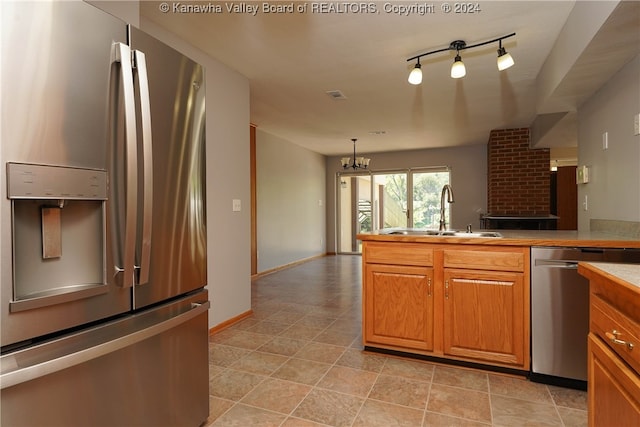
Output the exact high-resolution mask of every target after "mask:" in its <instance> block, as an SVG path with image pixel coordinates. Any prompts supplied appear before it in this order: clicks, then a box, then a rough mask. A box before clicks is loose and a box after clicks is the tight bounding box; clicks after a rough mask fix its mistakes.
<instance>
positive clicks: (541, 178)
mask: <svg viewBox="0 0 640 427" xmlns="http://www.w3.org/2000/svg"><path fill="white" fill-rule="evenodd" d="M487 150H488V153H487V161H488V165H487V173H488V176H487V185H488V189H487V203H488V206H487V208H488V213H489V214H491V215H513V216H526V215H536V216H537V215H549V213H550V212H549V210H550V204H549V203H550V192H549V179H550V171H549V169H550V155H549V149H548V148H540V149H534V150H532V149H530V148H529V129H528V128H517V129H494V130H492V131H491V134H490V135H489V142H488V143H487Z"/></svg>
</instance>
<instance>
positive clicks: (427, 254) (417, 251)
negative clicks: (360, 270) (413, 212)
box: [363, 242, 433, 267]
mask: <svg viewBox="0 0 640 427" xmlns="http://www.w3.org/2000/svg"><path fill="white" fill-rule="evenodd" d="M363 254H364V261H365V262H367V263H373V264H394V265H421V266H427V267H430V266H432V265H433V248H432V247H430V246H427V245H424V244H420V243H376V242H365V244H364V250H363Z"/></svg>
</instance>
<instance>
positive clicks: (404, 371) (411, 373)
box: [381, 357, 434, 381]
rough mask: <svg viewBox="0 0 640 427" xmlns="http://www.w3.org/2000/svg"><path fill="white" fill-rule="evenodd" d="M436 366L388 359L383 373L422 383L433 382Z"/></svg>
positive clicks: (407, 360)
mask: <svg viewBox="0 0 640 427" xmlns="http://www.w3.org/2000/svg"><path fill="white" fill-rule="evenodd" d="M433 368H434V365H432V364H430V363H426V362H420V361H417V360H410V359H398V358H392V357H390V358H388V359H387V361H386V363H385V364H384V367H383V368H382V371H381V373H382V374H385V375H398V376H401V377H407V378H411V379H416V380H422V381H431V379H432V378H433Z"/></svg>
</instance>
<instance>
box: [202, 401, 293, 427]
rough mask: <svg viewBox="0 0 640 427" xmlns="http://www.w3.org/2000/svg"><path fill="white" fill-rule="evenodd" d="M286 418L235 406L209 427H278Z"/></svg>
mask: <svg viewBox="0 0 640 427" xmlns="http://www.w3.org/2000/svg"><path fill="white" fill-rule="evenodd" d="M285 418H286V416H285V415H282V414H276V413H274V412H270V411H266V410H264V409H260V408H255V407H253V406H247V405H242V404H236V405H234V406H233V408H231V409H229V410H228V411H227V412H226V413H225V414H224V415H222V416H221V417H220V418H218V419H217V420H216V421H214V422H213V424H211V427H248V426H251V427H278V426H280V424H282V422H283V421H284V420H285Z"/></svg>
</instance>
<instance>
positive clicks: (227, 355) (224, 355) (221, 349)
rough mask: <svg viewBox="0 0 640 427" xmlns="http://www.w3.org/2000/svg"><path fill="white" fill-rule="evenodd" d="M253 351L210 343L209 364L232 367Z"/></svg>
mask: <svg viewBox="0 0 640 427" xmlns="http://www.w3.org/2000/svg"><path fill="white" fill-rule="evenodd" d="M249 353H251V350H247V349H244V348H238V347H230V346H227V345H220V344H212V343H209V363H210V364H212V365H216V366H224V367H226V366H231V365H233V364H234V363H235V362H237V361H238V359H240V358H241V357H243V356H246V355H247V354H249Z"/></svg>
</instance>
